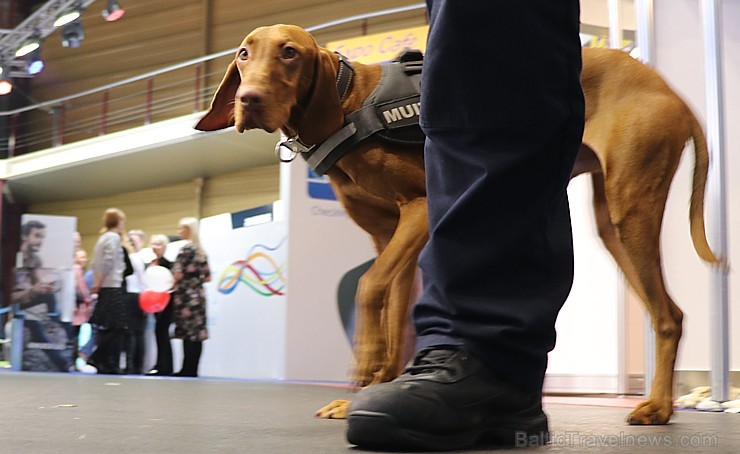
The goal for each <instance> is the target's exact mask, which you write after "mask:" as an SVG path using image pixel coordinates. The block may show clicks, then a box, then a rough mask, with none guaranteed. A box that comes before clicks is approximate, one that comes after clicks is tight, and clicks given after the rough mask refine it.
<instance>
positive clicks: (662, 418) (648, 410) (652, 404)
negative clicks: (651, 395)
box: [627, 399, 673, 426]
mask: <svg viewBox="0 0 740 454" xmlns="http://www.w3.org/2000/svg"><path fill="white" fill-rule="evenodd" d="M672 414H673V405H672V403H671V402H670V401H669V402H668V403H667V404H666V403H665V402H658V401H655V400H652V399H648V400H646V401H644V402H641V403H640V404H639V405H637V407H635V409H634V410H632V413H630V414H629V416H628V417H627V422H628V423H630V424H631V425H633V426H646V425H659V424H668V421H669V420H670V419H671V415H672Z"/></svg>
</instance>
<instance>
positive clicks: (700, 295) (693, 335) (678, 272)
mask: <svg viewBox="0 0 740 454" xmlns="http://www.w3.org/2000/svg"><path fill="white" fill-rule="evenodd" d="M723 4H724V7H723V12H724V14H723V30H724V34H723V37H722V45H723V47H724V57H723V58H724V81H725V87H726V92H725V99H724V105H725V109H726V115H727V116H726V121H725V126H726V129H727V131H726V142H725V143H726V147H727V149H726V150H725V154H726V157H727V160H726V165H727V166H728V167H727V172H726V174H727V178H728V200H729V210H730V211H729V216H728V217H729V222H730V225H729V228H728V230H729V232H730V244H731V250H730V264H731V266H732V264H733V263H737V262H738V257H740V255H738V253H740V251H739V250H738V243H737V241H738V236H737V235H733V233H734V232H738V227H739V226H740V218H739V216H740V212H738V209H737V201H738V200H740V198H738V197H740V180H738V179H737V178H736V177H735V175H737V174H738V170H739V169H738V165H740V164H739V163H738V157H737V149H738V147H740V130H738V128H737V124H738V115H740V30H738V27H737V24H738V23H739V21H740V3H738V2H735V1H725V2H723ZM655 35H656V36H655V54H656V55H655V62H654V64H655V67H656V69H657V70H658V71H659V72H660V73H661V74H662V75H663V76H664V77H665V79H666V80H667V81H668V82H669V84H671V86H672V87H673V88H674V89H675V90H676V91H677V92H678V93H679V94H680V95H681V96H682V97H683V98H684V100H686V101H687V102H688V103H689V105H690V106H691V107H692V108H693V109H694V111H695V112H696V114H697V116H698V117H699V119H700V121H701V122H702V123H704V118H705V104H706V101H705V96H704V71H703V68H704V51H703V36H702V15H701V1H700V0H656V1H655ZM692 168H693V156H692V155H691V153H690V149H688V150H686V152H685V154H684V157H683V160H682V164H681V167H680V169H679V172H678V174H677V175H676V179H675V181H674V184H673V188H672V192H671V196H670V198H669V201H668V207H667V210H666V217H665V221H664V227H663V242H662V246H663V255H664V262H665V272H666V280H667V284H668V288H669V291H670V292H671V294H672V295H673V297H674V300H675V301H676V303H677V304H678V305H679V306H680V307H681V308H682V309H683V310H684V312H685V314H686V319H685V324H684V339H683V343H682V346H681V351H680V354H679V358H678V365H677V368H678V369H679V370H708V369H709V367H710V359H709V358H710V356H709V354H710V352H709V345H710V344H709V336H710V328H709V295H710V287H709V286H710V280H709V270H708V268H707V266H706V265H705V264H704V263H702V262H701V261H700V260H699V259H698V257H697V256H696V253H695V252H694V249H693V246H692V244H691V240H690V236H689V227H688V220H687V219H688V200H689V196H690V188H691V171H692ZM705 212H706V211H705ZM707 222H708V224H709V225H711V223H712V222H714V219H711V217H707ZM733 259H734V260H733ZM737 291H738V276H737V273H732V274H731V278H730V311H731V314H732V318H733V320H732V326H734V327H735V328H737V327H740V313H739V312H740V307H738V303H737V301H738V295H737ZM730 333H731V342H730V344H731V345H732V343H733V342H732V333H733V329H732V327H731V329H730ZM735 339H736V337H735ZM731 355H732V356H731V368H732V369H735V370H737V369H738V368H740V351H738V350H737V349H735V350H734V351H731Z"/></svg>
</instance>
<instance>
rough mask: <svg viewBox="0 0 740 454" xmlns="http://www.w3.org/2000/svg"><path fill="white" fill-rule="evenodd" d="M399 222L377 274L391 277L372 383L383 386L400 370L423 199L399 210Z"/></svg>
mask: <svg viewBox="0 0 740 454" xmlns="http://www.w3.org/2000/svg"><path fill="white" fill-rule="evenodd" d="M400 213H401V216H400V220H399V223H398V227H397V228H396V232H395V234H394V235H393V239H392V240H391V243H390V244H389V245H388V248H386V255H388V253H389V252H393V253H394V257H388V261H387V262H386V263H385V264H384V265H385V266H386V267H387V268H386V269H384V270H378V271H379V272H381V273H388V274H390V275H391V276H393V280H392V282H391V285H390V288H388V290H387V293H386V295H385V301H384V303H383V309H384V310H383V326H384V328H385V340H386V342H385V343H386V359H385V361H384V365H383V367H382V368H381V369H380V370H378V371H377V372H376V373H375V377H374V378H373V381H372V383H384V382H387V381H390V380H393V379H394V378H396V377H397V376H398V375H399V374H400V372H401V368H402V366H403V364H402V363H403V355H404V346H405V342H404V341H405V333H406V328H407V326H408V323H409V309H410V307H411V304H412V298H413V293H414V280H415V278H416V269H417V263H418V260H419V254H420V253H421V250H422V248H423V247H424V245H425V244H426V242H427V240H428V239H429V229H428V220H427V203H426V198H423V197H420V198H418V199H415V200H413V201H411V202H408V203H405V204H402V205H401V206H400Z"/></svg>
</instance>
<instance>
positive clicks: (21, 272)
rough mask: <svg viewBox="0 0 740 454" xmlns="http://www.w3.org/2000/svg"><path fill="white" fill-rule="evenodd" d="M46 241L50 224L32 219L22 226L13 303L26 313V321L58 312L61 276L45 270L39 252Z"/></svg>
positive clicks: (40, 318)
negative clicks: (47, 225) (56, 298)
mask: <svg viewBox="0 0 740 454" xmlns="http://www.w3.org/2000/svg"><path fill="white" fill-rule="evenodd" d="M44 238H46V225H45V224H43V223H42V222H40V221H37V220H31V221H28V222H26V223H25V224H23V225H22V227H21V250H20V252H19V254H18V260H17V264H16V273H15V280H16V282H15V288H14V289H13V304H17V305H18V306H16V310H20V311H22V312H24V313H25V319H26V320H45V319H46V318H47V316H48V314H49V312H51V313H55V312H56V300H55V295H54V294H55V293H56V292H58V291H59V290H60V284H59V275H58V273H55V270H49V269H44V268H43V267H42V263H41V258H40V256H39V250H40V249H41V246H42V245H43V243H44Z"/></svg>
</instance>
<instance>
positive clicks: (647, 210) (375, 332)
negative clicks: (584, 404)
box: [196, 25, 717, 424]
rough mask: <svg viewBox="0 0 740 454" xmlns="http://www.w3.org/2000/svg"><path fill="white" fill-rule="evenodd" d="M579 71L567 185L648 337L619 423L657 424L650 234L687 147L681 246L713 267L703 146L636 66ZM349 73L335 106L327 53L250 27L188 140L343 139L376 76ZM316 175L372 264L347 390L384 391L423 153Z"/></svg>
mask: <svg viewBox="0 0 740 454" xmlns="http://www.w3.org/2000/svg"><path fill="white" fill-rule="evenodd" d="M583 60H584V61H583V63H584V65H583V73H582V83H583V89H584V93H585V96H586V129H585V132H584V137H583V145H582V147H581V152H580V154H579V157H578V160H577V163H576V166H575V169H574V170H573V176H575V175H578V174H580V173H584V172H591V173H592V179H593V188H594V209H595V212H596V219H597V222H598V230H599V234H600V236H601V238H602V240H603V241H604V244H605V245H606V247H607V249H608V250H609V252H610V253H611V254H612V255H613V256H614V258H615V259H616V261H617V263H618V264H619V266H620V268H621V269H622V271H623V272H624V274H625V276H626V277H627V279H628V281H629V283H630V284H631V285H632V287H633V288H634V289H635V290H636V291H637V293H638V295H639V296H640V297H641V298H642V300H643V301H644V302H645V305H646V306H647V309H648V311H649V313H650V316H651V317H652V321H653V327H654V330H655V332H656V343H657V365H656V373H655V377H654V379H653V386H652V391H651V393H650V396H649V397H648V399H647V400H646V401H644V402H642V403H641V404H639V405H638V406H637V407H636V408H635V409H634V411H633V412H632V413H631V414H630V416H629V418H628V421H629V422H630V423H631V424H665V423H667V422H668V420H669V419H670V416H671V414H672V412H673V397H672V391H673V390H672V388H673V367H674V363H675V360H676V353H677V350H678V342H679V339H680V337H681V329H682V324H681V322H682V318H683V313H682V312H681V310H680V309H679V308H678V306H676V304H675V303H674V302H673V300H672V299H671V297H670V296H669V295H668V293H667V291H666V288H665V284H664V282H663V273H662V268H661V263H660V229H661V224H662V219H663V211H664V207H665V202H666V199H667V197H668V189H669V187H670V184H671V181H672V179H673V175H674V173H675V171H676V168H677V167H678V163H679V159H680V156H681V153H682V151H683V149H684V147H685V145H686V142H687V141H688V140H689V139H692V140H693V142H694V155H695V160H696V164H695V167H694V175H693V193H692V196H691V207H690V211H689V219H690V223H691V235H692V239H693V242H694V247H695V248H696V251H697V252H698V254H699V256H700V257H701V258H702V259H704V260H706V261H709V262H716V261H717V259H716V258H715V257H714V255H713V253H712V251H711V250H710V248H709V246H708V244H707V240H706V236H705V232H704V219H703V211H704V187H705V183H706V177H707V166H708V154H707V148H706V144H705V138H704V134H703V132H702V129H701V126H700V125H699V123H698V122H697V120H696V118H695V116H694V115H693V113H692V112H691V110H690V109H689V108H688V107H687V106H686V104H685V103H684V102H683V101H682V100H681V99H680V98H679V97H678V96H677V95H676V94H675V93H674V92H673V91H672V90H671V89H670V88H669V87H668V86H667V85H666V83H665V82H664V81H663V80H662V79H661V78H660V77H659V76H658V75H657V74H656V73H655V72H654V71H652V70H651V69H650V68H648V67H647V66H645V65H642V64H640V63H639V62H637V61H635V60H633V59H632V58H630V57H629V56H628V55H626V54H625V53H623V52H619V51H612V50H603V49H584V50H583ZM353 67H354V78H353V79H352V82H351V84H350V85H349V90H348V92H347V93H346V96H344V97H342V96H340V94H339V92H338V89H337V85H336V81H337V79H338V74H337V73H338V71H339V68H340V60H339V57H338V56H337V55H336V54H334V53H332V52H330V51H328V50H327V49H324V48H321V47H319V46H318V44H317V43H316V41H315V40H314V39H313V37H312V36H311V35H310V34H308V33H307V32H306V31H305V30H303V29H301V28H299V27H295V26H290V25H275V26H272V27H262V28H258V29H256V30H255V31H253V32H252V33H250V34H249V35H248V36H247V37H246V38H245V39H244V41H243V42H242V44H241V47H240V49H239V51H238V52H237V55H236V58H235V60H234V62H233V63H231V65H230V66H229V68H228V70H227V71H226V75H225V76H224V79H223V81H222V82H221V85H220V86H219V88H218V90H217V92H216V94H215V97H214V99H213V102H212V104H211V109H210V111H209V112H208V113H207V114H206V115H205V116H204V117H203V119H201V120H200V122H199V123H198V124H197V126H196V128H197V129H200V130H204V131H211V130H216V129H222V128H226V127H228V126H232V125H235V126H236V129H237V130H238V131H239V132H242V131H244V130H246V129H251V128H260V129H264V130H266V131H268V132H273V131H275V130H278V129H280V130H281V131H283V133H284V134H285V135H287V136H288V137H295V138H300V141H301V142H302V143H304V144H308V145H314V144H321V143H322V142H324V141H325V140H327V139H328V138H329V137H330V136H331V135H332V134H334V133H335V132H337V131H339V130H340V129H341V128H342V127H343V125H344V118H345V116H346V115H348V114H349V113H351V112H354V111H356V110H358V109H359V108H360V107H361V106H362V103H363V101H364V100H365V98H367V97H368V96H369V95H370V93H371V92H372V91H373V89H374V88H375V87H376V85H377V84H378V82H379V80H380V75H381V67H380V65H363V64H359V63H353ZM327 175H328V176H329V179H330V181H331V184H332V187H333V189H334V191H335V193H336V194H337V197H338V198H339V200H340V202H341V203H342V205H343V206H344V208H345V209H346V211H347V213H348V214H349V216H350V217H351V218H352V219H353V220H354V221H355V222H356V223H357V224H358V225H359V226H360V227H361V228H363V229H364V230H365V231H367V232H368V233H369V234H370V235H371V237H372V239H373V242H374V244H375V248H376V249H377V252H378V257H377V259H376V261H375V263H374V265H373V266H372V267H371V268H370V270H368V272H367V273H366V274H365V275H364V276H363V277H362V279H361V282H360V285H359V288H358V292H357V298H356V302H357V307H358V312H357V313H358V325H357V332H356V336H355V358H356V367H355V371H354V379H355V380H356V382H358V383H359V384H361V385H369V384H374V383H380V382H385V381H389V380H392V379H393V378H395V377H396V376H397V375H398V374H399V372H400V368H401V361H402V352H403V348H404V346H403V339H404V327H405V326H406V324H407V319H408V312H409V305H410V302H411V297H412V287H413V281H414V274H415V271H416V263H417V259H418V256H419V253H420V251H421V249H422V247H423V246H424V244H425V243H426V241H427V238H428V231H427V230H428V223H427V211H426V190H425V182H424V158H423V150H422V147H420V146H403V145H397V144H392V143H388V142H385V141H380V140H378V139H377V138H375V137H371V138H370V139H368V140H366V141H364V142H361V143H360V144H359V145H357V146H355V147H354V148H353V149H352V150H351V151H350V152H349V153H347V154H346V155H344V157H342V158H341V159H340V160H339V161H338V162H336V163H335V164H334V165H333V166H332V167H331V168H330V169H329V170H328V171H327ZM346 409H347V402H346V401H337V402H334V403H332V404H330V405H329V406H327V407H324V408H323V409H321V410H320V411H319V415H320V416H322V417H326V418H339V417H344V415H345V414H346Z"/></svg>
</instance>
